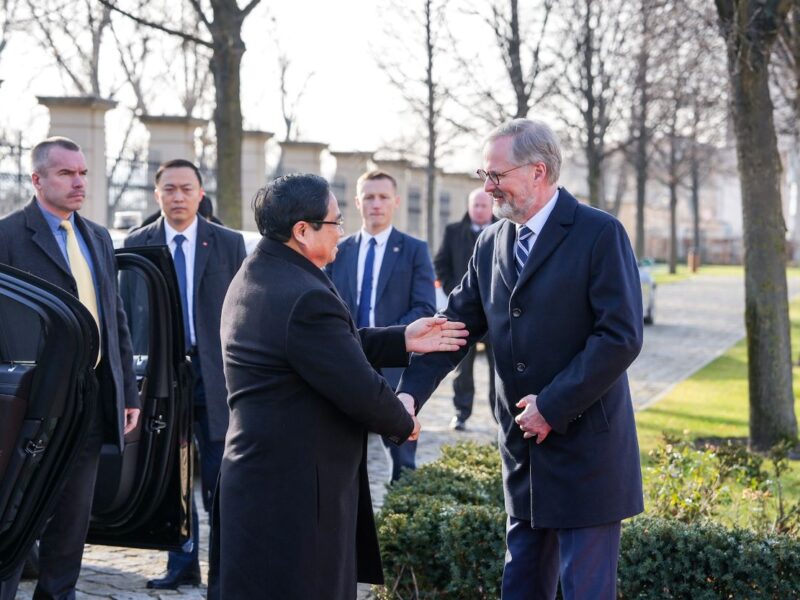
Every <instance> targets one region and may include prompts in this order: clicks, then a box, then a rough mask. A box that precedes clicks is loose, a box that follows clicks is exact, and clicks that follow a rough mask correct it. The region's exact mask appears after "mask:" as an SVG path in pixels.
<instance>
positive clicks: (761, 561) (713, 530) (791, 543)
mask: <svg viewBox="0 0 800 600" xmlns="http://www.w3.org/2000/svg"><path fill="white" fill-rule="evenodd" d="M618 578H619V597H620V598H637V599H640V600H651V599H652V600H668V599H670V598H692V600H712V599H717V598H737V599H738V598H742V599H747V598H765V599H766V598H774V599H776V600H778V599H780V600H783V599H789V598H798V597H800V542H799V541H798V540H797V539H795V538H792V537H789V536H782V535H779V536H760V535H758V534H756V533H753V532H750V531H747V530H744V529H726V528H724V527H722V526H720V525H715V524H712V523H708V524H702V525H701V524H693V525H687V524H684V523H680V522H676V521H673V520H666V519H654V518H648V517H640V518H637V519H634V520H632V521H631V522H629V523H627V524H626V526H625V527H623V529H622V546H621V550H620V562H619V571H618Z"/></svg>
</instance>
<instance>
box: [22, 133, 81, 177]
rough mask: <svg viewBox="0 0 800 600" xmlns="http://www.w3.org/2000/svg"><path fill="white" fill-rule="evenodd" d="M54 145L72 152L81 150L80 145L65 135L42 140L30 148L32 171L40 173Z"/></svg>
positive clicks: (45, 166)
mask: <svg viewBox="0 0 800 600" xmlns="http://www.w3.org/2000/svg"><path fill="white" fill-rule="evenodd" d="M54 146H58V147H59V148H64V150H71V151H73V152H80V151H81V147H80V146H79V145H78V144H77V143H75V142H73V141H72V140H71V139H69V138H67V137H61V136H54V137H49V138H47V139H46V140H42V141H41V142H39V143H38V144H36V145H35V146H34V147H33V149H32V150H31V169H32V170H33V172H34V173H40V174H41V173H42V171H43V170H44V169H45V168H47V158H48V157H49V155H50V149H51V148H53V147H54Z"/></svg>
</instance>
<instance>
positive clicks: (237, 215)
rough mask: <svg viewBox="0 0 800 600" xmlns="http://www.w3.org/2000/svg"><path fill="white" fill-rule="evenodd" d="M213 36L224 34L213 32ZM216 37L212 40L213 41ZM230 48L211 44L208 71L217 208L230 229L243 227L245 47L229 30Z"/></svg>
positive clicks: (233, 32) (237, 30)
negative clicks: (242, 82)
mask: <svg viewBox="0 0 800 600" xmlns="http://www.w3.org/2000/svg"><path fill="white" fill-rule="evenodd" d="M212 34H216V35H226V34H225V33H217V32H212ZM216 35H215V37H216ZM227 35H229V36H230V37H231V38H232V39H231V40H230V42H231V43H229V44H219V43H215V44H214V53H213V55H212V57H211V71H212V73H213V75H214V86H215V89H216V104H215V106H214V129H215V130H216V136H217V198H216V200H217V207H218V208H219V213H220V218H221V219H222V220H223V221H224V222H225V223H226V224H227V225H228V226H229V227H233V228H235V229H239V228H241V226H242V181H241V173H242V104H241V100H240V97H239V91H240V67H241V63H242V55H243V54H244V50H245V48H244V44H243V43H242V40H241V37H240V36H239V29H236V31H232V30H229V31H228V33H227Z"/></svg>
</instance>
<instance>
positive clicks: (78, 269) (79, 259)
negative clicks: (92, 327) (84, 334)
mask: <svg viewBox="0 0 800 600" xmlns="http://www.w3.org/2000/svg"><path fill="white" fill-rule="evenodd" d="M61 229H63V230H64V231H66V232H67V257H68V258H69V267H70V270H71V271H72V277H73V279H75V284H76V285H77V286H78V299H79V300H80V301H81V304H83V305H84V306H85V307H86V308H87V309H88V310H89V312H90V313H92V316H93V317H94V322H95V323H97V329H98V331H99V330H100V317H99V314H98V312H97V294H96V293H95V289H94V281H93V280H92V271H91V270H90V269H89V263H88V262H86V257H84V256H83V252H81V248H80V246H78V238H77V237H76V236H75V230H74V229H73V228H72V223H71V222H70V221H61ZM100 339H101V340H102V335H101V336H100ZM99 363H100V348H98V352H97V363H96V364H95V366H97V364H99Z"/></svg>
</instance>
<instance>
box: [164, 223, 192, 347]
mask: <svg viewBox="0 0 800 600" xmlns="http://www.w3.org/2000/svg"><path fill="white" fill-rule="evenodd" d="M164 233H165V234H166V237H167V246H169V251H170V254H172V259H173V260H175V249H176V248H177V247H178V245H177V244H176V243H175V236H176V235H178V234H181V235H183V237H185V238H186V241H185V242H183V246H182V247H183V255H184V256H185V257H186V303H187V304H188V305H189V306H188V308H189V337H190V338H191V341H192V346H194V345H196V344H197V337H196V336H195V332H194V255H195V246H196V245H197V217H196V216H195V218H194V221H192V224H191V225H189V226H188V227H187V228H186V229H184V230H183V231H177V230H176V229H173V228H172V227H170V224H169V223H167V220H166V219H164Z"/></svg>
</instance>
